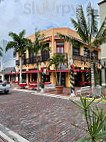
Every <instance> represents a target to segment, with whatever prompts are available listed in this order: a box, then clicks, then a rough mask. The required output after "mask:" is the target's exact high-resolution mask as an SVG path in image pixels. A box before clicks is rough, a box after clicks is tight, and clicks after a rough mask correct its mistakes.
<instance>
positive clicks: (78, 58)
mask: <svg viewBox="0 0 106 142" xmlns="http://www.w3.org/2000/svg"><path fill="white" fill-rule="evenodd" d="M73 60H77V61H84V62H90V61H91V59H90V57H88V58H87V57H84V56H80V55H79V56H75V55H73Z"/></svg>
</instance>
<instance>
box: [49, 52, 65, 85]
mask: <svg viewBox="0 0 106 142" xmlns="http://www.w3.org/2000/svg"><path fill="white" fill-rule="evenodd" d="M48 61H49V64H48V69H49V68H50V66H52V65H55V70H56V85H59V86H61V66H62V64H64V55H61V54H58V53H57V54H56V55H55V56H52V58H49V59H48ZM59 66H60V76H59V83H58V78H57V71H58V68H59Z"/></svg>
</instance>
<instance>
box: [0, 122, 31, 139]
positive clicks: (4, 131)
mask: <svg viewBox="0 0 106 142" xmlns="http://www.w3.org/2000/svg"><path fill="white" fill-rule="evenodd" d="M0 130H1V131H0V136H1V138H3V139H4V142H5V141H7V142H29V141H28V140H26V139H25V138H23V137H22V136H20V135H19V134H17V133H15V132H14V131H12V130H10V129H9V128H6V127H5V126H4V125H2V124H0Z"/></svg>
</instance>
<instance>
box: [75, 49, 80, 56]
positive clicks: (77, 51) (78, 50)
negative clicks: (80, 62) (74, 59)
mask: <svg viewBox="0 0 106 142" xmlns="http://www.w3.org/2000/svg"><path fill="white" fill-rule="evenodd" d="M73 55H76V56H79V55H80V48H79V47H73Z"/></svg>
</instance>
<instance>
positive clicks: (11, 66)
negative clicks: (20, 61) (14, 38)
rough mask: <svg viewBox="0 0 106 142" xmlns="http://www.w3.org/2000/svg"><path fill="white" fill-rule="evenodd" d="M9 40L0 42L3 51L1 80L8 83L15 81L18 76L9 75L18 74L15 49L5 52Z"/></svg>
mask: <svg viewBox="0 0 106 142" xmlns="http://www.w3.org/2000/svg"><path fill="white" fill-rule="evenodd" d="M7 43H8V41H7V40H2V41H0V46H1V47H2V49H3V52H2V54H3V56H2V57H0V79H2V80H7V81H14V80H15V76H16V75H14V74H13V75H11V74H9V73H10V72H16V58H15V57H13V49H10V50H8V51H7V52H5V47H6V45H7Z"/></svg>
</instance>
